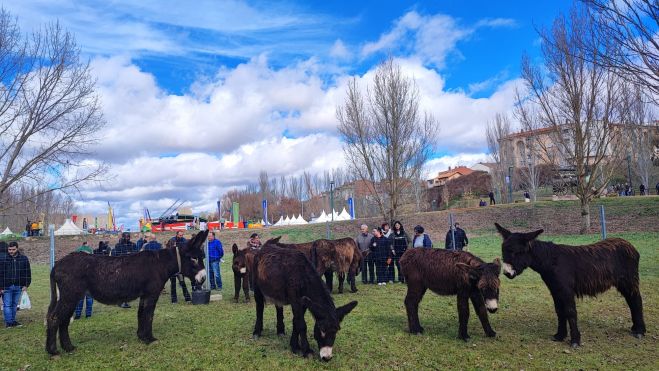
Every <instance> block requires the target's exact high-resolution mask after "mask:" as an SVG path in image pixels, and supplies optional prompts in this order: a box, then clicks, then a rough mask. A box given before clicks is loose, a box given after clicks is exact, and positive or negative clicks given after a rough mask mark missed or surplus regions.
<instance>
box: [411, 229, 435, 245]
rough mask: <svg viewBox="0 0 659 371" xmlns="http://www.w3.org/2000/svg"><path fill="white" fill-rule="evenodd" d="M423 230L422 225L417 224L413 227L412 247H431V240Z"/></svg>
mask: <svg viewBox="0 0 659 371" xmlns="http://www.w3.org/2000/svg"><path fill="white" fill-rule="evenodd" d="M424 231H425V230H424V229H423V227H422V226H420V225H417V226H416V227H414V238H413V239H412V247H424V248H427V249H430V248H432V241H431V240H430V236H428V234H426V233H423V232H424Z"/></svg>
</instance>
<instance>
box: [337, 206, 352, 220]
mask: <svg viewBox="0 0 659 371" xmlns="http://www.w3.org/2000/svg"><path fill="white" fill-rule="evenodd" d="M350 219H351V218H350V214H349V213H348V211H347V210H346V208H345V207H344V208H343V210H342V211H341V214H339V220H350Z"/></svg>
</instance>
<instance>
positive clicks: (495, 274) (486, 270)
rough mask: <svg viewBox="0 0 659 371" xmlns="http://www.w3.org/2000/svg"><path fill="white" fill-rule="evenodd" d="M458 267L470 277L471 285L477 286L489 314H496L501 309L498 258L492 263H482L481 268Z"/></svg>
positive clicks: (467, 265) (463, 265)
mask: <svg viewBox="0 0 659 371" xmlns="http://www.w3.org/2000/svg"><path fill="white" fill-rule="evenodd" d="M457 267H458V268H461V269H462V270H464V271H465V272H466V273H467V274H468V275H469V282H470V284H472V285H474V286H476V287H477V288H478V291H480V293H481V295H483V298H484V299H485V308H487V310H488V312H490V313H494V312H496V311H497V308H499V273H501V261H500V260H499V259H498V258H497V259H494V261H493V262H492V263H482V264H481V265H479V266H473V265H469V264H465V263H458V264H457Z"/></svg>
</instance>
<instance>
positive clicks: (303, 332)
mask: <svg viewBox="0 0 659 371" xmlns="http://www.w3.org/2000/svg"><path fill="white" fill-rule="evenodd" d="M304 312H306V309H305V308H304V307H302V306H296V307H294V308H293V326H295V327H297V333H298V335H299V338H300V350H301V351H302V355H303V356H304V357H310V356H313V354H314V351H313V350H311V347H310V346H309V340H308V339H307V322H306V321H305V320H304Z"/></svg>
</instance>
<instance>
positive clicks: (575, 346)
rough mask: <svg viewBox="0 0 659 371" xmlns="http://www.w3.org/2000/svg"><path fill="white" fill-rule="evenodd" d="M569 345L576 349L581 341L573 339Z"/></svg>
mask: <svg viewBox="0 0 659 371" xmlns="http://www.w3.org/2000/svg"><path fill="white" fill-rule="evenodd" d="M570 345H571V346H572V348H573V349H577V348H579V346H581V343H579V342H574V341H573V342H572V343H571V344H570Z"/></svg>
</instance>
